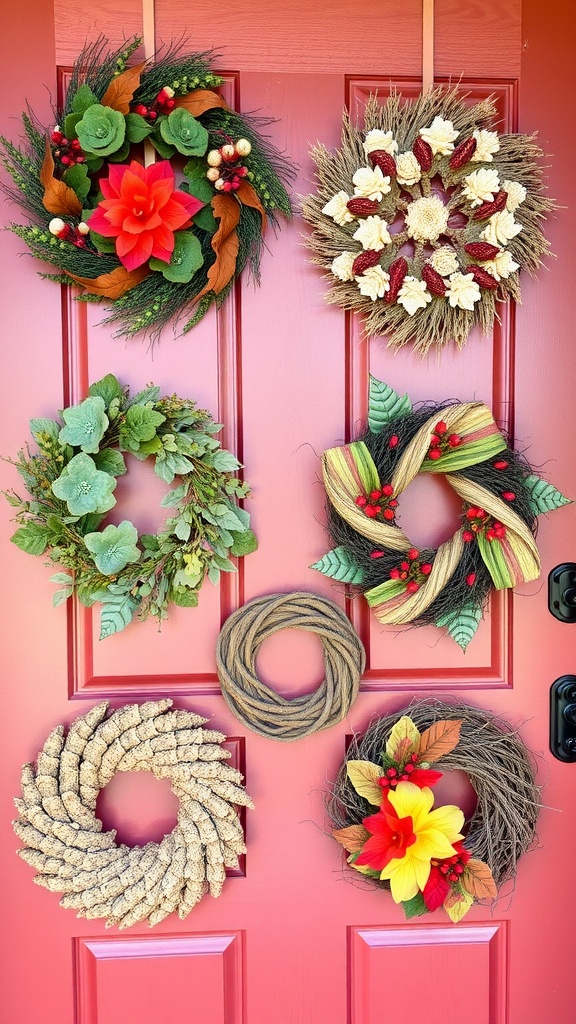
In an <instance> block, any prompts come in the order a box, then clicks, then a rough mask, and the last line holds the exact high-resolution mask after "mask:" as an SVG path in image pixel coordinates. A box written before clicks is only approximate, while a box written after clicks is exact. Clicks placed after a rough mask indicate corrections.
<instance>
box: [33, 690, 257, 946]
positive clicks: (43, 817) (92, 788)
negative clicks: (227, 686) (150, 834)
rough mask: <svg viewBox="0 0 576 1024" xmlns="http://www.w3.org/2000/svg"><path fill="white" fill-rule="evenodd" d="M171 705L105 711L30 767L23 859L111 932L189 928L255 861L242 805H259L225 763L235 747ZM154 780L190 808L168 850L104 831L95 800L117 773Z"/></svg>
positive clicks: (96, 711) (68, 903)
mask: <svg viewBox="0 0 576 1024" xmlns="http://www.w3.org/2000/svg"><path fill="white" fill-rule="evenodd" d="M171 705H172V701H171V700H159V701H148V702H146V703H145V704H133V705H126V706H125V707H123V708H119V709H118V710H117V711H113V712H111V714H109V715H108V717H106V712H107V709H108V702H107V701H104V702H102V703H101V704H98V705H97V706H96V707H94V708H92V710H91V711H89V712H87V714H85V715H81V716H80V717H79V718H77V719H76V720H75V721H74V722H73V723H72V725H71V726H70V728H69V729H68V733H67V735H66V736H65V734H64V728H63V726H61V725H60V726H58V727H57V728H56V729H55V730H54V731H53V732H52V733H51V734H50V736H49V737H48V739H47V740H46V742H45V743H44V746H43V747H42V750H41V751H40V753H39V754H38V758H37V762H36V768H34V766H33V765H32V764H25V765H24V767H23V769H22V798H21V799H16V800H15V804H16V807H17V809H18V812H19V818H18V819H17V820H16V821H15V822H13V827H14V831H15V832H16V835H17V836H18V837H19V839H21V840H22V842H23V843H24V844H25V845H24V847H23V848H22V849H20V850H18V854H19V856H20V857H22V859H23V860H25V861H26V863H27V864H30V865H31V866H32V867H33V868H35V869H36V871H38V874H37V875H36V876H35V877H34V881H35V882H36V884H37V885H42V886H44V888H46V889H50V890H51V891H52V892H58V893H63V896H62V899H61V900H60V906H62V907H69V908H73V909H74V910H76V911H77V916H78V917H86V918H90V919H92V918H107V921H106V925H107V927H109V926H111V925H118V927H119V928H128V927H130V925H133V924H137V923H138V922H141V921H148V923H149V924H150V925H151V926H152V925H155V924H158V923H159V921H162V920H163V919H164V918H165V917H168V915H169V914H171V913H172V912H174V911H176V912H177V913H178V916H179V917H180V918H185V917H186V916H187V915H188V914H189V913H190V911H191V910H192V908H193V907H194V906H195V904H196V903H198V901H199V900H200V899H202V896H204V894H205V893H206V892H208V890H209V891H210V893H211V895H212V896H219V895H220V892H221V891H222V886H223V884H224V881H225V877H226V873H225V869H226V867H237V866H238V856H239V855H240V854H242V853H245V851H246V847H245V845H244V836H243V831H242V826H241V824H240V821H239V819H238V814H237V812H236V809H235V808H236V805H239V806H243V807H252V806H253V805H252V802H251V800H250V797H249V796H248V795H247V793H246V791H245V790H244V788H243V787H242V785H241V783H242V776H241V774H240V772H238V771H236V769H234V768H231V767H229V766H228V765H225V764H224V763H223V762H224V761H225V760H226V759H227V758H229V757H230V753H229V751H227V750H225V749H224V748H223V747H222V743H223V742H224V741H225V739H226V737H225V736H224V735H223V734H222V733H220V732H215V731H214V730H210V729H204V728H202V726H203V725H204V723H205V722H206V721H207V719H205V718H201V717H200V716H199V715H195V714H193V713H192V712H190V711H181V710H170V709H171ZM119 771H150V772H152V773H153V774H154V775H155V776H156V778H157V779H169V780H170V783H171V787H172V792H173V793H174V794H175V795H176V796H177V797H178V799H179V800H180V807H179V810H178V823H177V825H176V826H175V828H174V830H173V831H172V832H171V833H170V835H167V836H165V837H164V839H163V840H162V841H161V842H160V843H147V844H146V845H145V846H133V847H128V846H126V845H125V844H121V845H120V846H118V845H117V844H116V841H115V836H116V833H115V831H114V830H110V831H107V832H103V831H102V822H101V821H100V820H99V819H98V818H97V817H96V813H95V809H96V799H97V797H98V794H99V792H100V789H101V788H102V787H103V786H106V785H107V783H108V782H110V780H111V779H112V777H113V776H114V775H115V773H116V772H119Z"/></svg>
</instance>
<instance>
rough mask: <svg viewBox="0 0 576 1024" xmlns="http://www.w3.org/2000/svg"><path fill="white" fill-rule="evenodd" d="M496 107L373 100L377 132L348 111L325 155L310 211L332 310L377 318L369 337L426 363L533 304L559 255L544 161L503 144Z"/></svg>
mask: <svg viewBox="0 0 576 1024" xmlns="http://www.w3.org/2000/svg"><path fill="white" fill-rule="evenodd" d="M496 113H497V112H496V108H495V106H494V103H493V101H492V100H491V99H487V100H483V101H482V102H481V103H476V104H474V105H468V104H467V103H466V102H465V101H464V99H463V98H462V97H461V96H460V95H459V94H458V90H457V89H456V88H451V89H447V90H446V89H434V90H431V91H430V92H428V93H426V94H425V95H422V96H420V97H418V99H416V100H415V101H406V102H402V101H401V100H400V99H399V97H398V95H397V94H396V93H395V92H393V93H392V94H391V95H390V96H389V98H388V99H387V100H386V101H385V102H384V103H381V102H380V100H379V99H378V98H377V97H371V99H370V101H369V102H368V104H367V107H366V111H365V119H364V129H363V130H360V129H359V128H357V127H355V126H354V125H352V124H351V122H350V119H349V116H348V114H347V113H346V112H345V113H344V119H343V127H342V143H341V149H340V150H339V151H337V152H336V153H330V152H329V151H328V150H327V149H326V148H325V147H324V146H321V145H318V146H316V147H315V149H314V150H313V151H312V157H313V159H314V161H315V163H316V165H317V177H318V192H317V194H315V195H310V196H307V197H306V199H305V200H304V203H303V212H304V216H305V218H306V219H307V220H308V221H309V222H310V223H311V224H312V226H313V228H314V231H313V233H312V236H311V239H310V242H309V246H310V248H311V249H312V250H313V251H314V253H315V258H314V261H313V262H315V263H317V264H318V265H319V266H321V267H323V268H324V269H325V270H326V271H327V272H328V273H329V275H330V284H331V287H330V291H329V292H328V295H327V301H328V302H332V303H336V304H338V305H340V306H343V307H344V308H345V309H353V310H358V311H359V312H360V313H363V314H364V317H365V330H366V333H367V334H368V335H369V336H375V335H381V334H386V335H387V336H388V339H389V340H388V344H389V345H392V346H397V347H399V346H402V345H405V344H406V343H407V342H409V341H413V342H414V346H415V348H416V349H417V350H419V351H421V352H426V351H427V350H428V349H429V348H430V346H433V345H438V346H443V345H445V344H447V343H448V342H450V341H455V342H456V344H457V345H458V346H462V345H463V344H464V342H465V341H466V339H467V337H468V335H469V333H470V331H471V330H472V328H473V327H474V326H476V325H479V326H480V327H481V328H482V330H483V331H484V333H487V332H488V331H489V330H490V329H491V327H492V325H493V322H494V318H495V317H496V316H497V306H496V304H497V302H501V301H504V300H506V299H507V298H513V299H516V300H518V299H519V298H520V288H519V283H518V276H519V273H520V271H521V270H523V269H526V270H528V271H529V272H530V273H535V272H536V270H537V269H538V267H539V266H540V265H541V257H542V256H543V255H544V254H545V253H546V252H547V251H548V248H549V246H548V243H547V241H546V239H545V238H544V235H543V234H542V227H541V225H542V219H543V217H544V216H545V214H546V213H547V212H548V211H549V210H551V209H552V208H553V206H554V204H553V202H551V201H550V200H548V199H547V198H546V197H545V196H544V194H543V193H544V187H543V180H542V171H541V168H540V166H539V163H538V161H539V159H540V157H541V156H542V153H541V150H540V149H539V148H538V146H537V145H536V144H535V142H534V138H533V137H530V136H527V135H518V134H499V133H498V132H497V131H496V130H495V128H494V124H495V119H496Z"/></svg>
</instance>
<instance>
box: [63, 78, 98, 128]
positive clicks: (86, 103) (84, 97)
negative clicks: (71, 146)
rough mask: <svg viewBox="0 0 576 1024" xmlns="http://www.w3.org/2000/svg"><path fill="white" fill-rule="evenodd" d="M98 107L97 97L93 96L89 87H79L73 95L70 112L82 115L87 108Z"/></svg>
mask: <svg viewBox="0 0 576 1024" xmlns="http://www.w3.org/2000/svg"><path fill="white" fill-rule="evenodd" d="M98 105H99V104H98V97H97V96H95V95H94V93H93V92H92V89H91V88H90V86H89V85H81V86H80V87H79V88H78V89H77V91H76V92H75V93H74V98H73V100H72V110H73V111H74V113H75V114H83V113H84V111H85V110H88V107H92V106H98ZM68 137H69V136H68Z"/></svg>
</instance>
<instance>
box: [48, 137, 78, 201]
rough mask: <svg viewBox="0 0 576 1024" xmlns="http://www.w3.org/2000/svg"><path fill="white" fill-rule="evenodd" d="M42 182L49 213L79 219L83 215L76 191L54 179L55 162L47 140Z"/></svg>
mask: <svg viewBox="0 0 576 1024" xmlns="http://www.w3.org/2000/svg"><path fill="white" fill-rule="evenodd" d="M40 181H41V183H42V185H44V196H43V198H42V203H43V205H44V207H45V209H46V210H48V213H53V214H55V215H56V216H62V215H64V216H69V217H79V216H80V215H81V214H82V203H81V202H80V200H79V199H78V196H77V195H76V193H75V192H74V190H73V189H71V188H69V187H68V185H66V184H65V183H64V182H63V181H59V179H58V178H55V177H54V160H53V158H52V150H51V149H50V141H49V139H46V149H45V155H44V161H43V163H42V167H41V168H40Z"/></svg>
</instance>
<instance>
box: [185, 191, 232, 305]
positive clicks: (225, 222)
mask: <svg viewBox="0 0 576 1024" xmlns="http://www.w3.org/2000/svg"><path fill="white" fill-rule="evenodd" d="M211 205H212V211H213V213H214V216H215V217H217V218H218V219H219V221H220V225H219V227H218V230H217V231H215V232H214V234H213V235H212V242H211V243H210V244H211V245H212V248H213V249H214V252H215V253H216V260H215V262H214V263H213V264H212V266H211V267H210V269H209V271H208V280H207V282H206V284H205V285H204V287H203V289H202V291H200V292H198V294H197V295H196V296H195V298H194V302H197V301H198V299H200V298H201V297H202V296H203V295H205V294H206V292H214V294H215V295H218V294H219V292H221V291H222V290H223V289H224V288H225V287H226V285H227V284H228V282H229V281H230V279H231V278H232V277H233V276H234V272H235V270H236V257H237V256H238V247H239V241H238V235H237V234H236V225H237V224H238V221H239V220H240V204H239V203H237V202H236V200H235V199H232V196H226V195H224V196H214V198H213V199H212V203H211Z"/></svg>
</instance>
